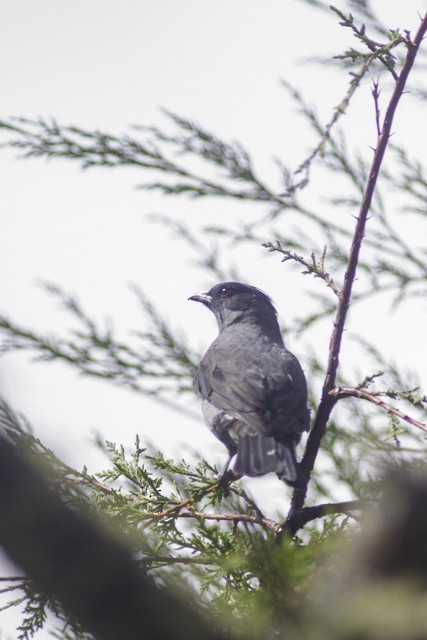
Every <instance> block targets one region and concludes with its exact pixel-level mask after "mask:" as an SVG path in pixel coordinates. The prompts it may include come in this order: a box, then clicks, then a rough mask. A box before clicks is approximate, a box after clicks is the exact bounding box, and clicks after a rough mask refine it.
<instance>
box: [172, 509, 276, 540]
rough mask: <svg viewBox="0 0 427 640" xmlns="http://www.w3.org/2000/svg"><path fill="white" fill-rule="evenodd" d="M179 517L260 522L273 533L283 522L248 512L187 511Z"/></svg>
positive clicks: (234, 522)
mask: <svg viewBox="0 0 427 640" xmlns="http://www.w3.org/2000/svg"><path fill="white" fill-rule="evenodd" d="M177 518H202V519H203V520H215V521H216V522H221V521H224V522H233V524H237V523H239V522H248V523H250V524H259V525H261V526H262V527H265V528H266V529H268V530H269V531H270V532H271V533H272V534H273V535H277V534H278V533H279V532H280V530H281V529H282V524H281V523H280V522H276V521H275V520H270V518H266V517H265V516H263V517H261V518H260V517H258V516H251V515H249V514H247V513H203V511H193V510H191V511H186V512H185V513H180V514H177Z"/></svg>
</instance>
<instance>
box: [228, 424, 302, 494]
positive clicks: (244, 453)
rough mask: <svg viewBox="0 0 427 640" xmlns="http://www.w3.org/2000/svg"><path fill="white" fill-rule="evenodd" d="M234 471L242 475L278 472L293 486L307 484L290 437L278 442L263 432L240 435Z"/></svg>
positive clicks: (280, 476) (281, 477)
mask: <svg viewBox="0 0 427 640" xmlns="http://www.w3.org/2000/svg"><path fill="white" fill-rule="evenodd" d="M234 471H235V472H236V473H238V474H239V475H242V476H250V477H256V476H263V475H264V474H266V473H272V472H275V473H277V475H278V477H279V478H280V479H281V480H283V481H284V482H286V483H287V484H289V485H291V486H292V487H302V486H304V485H305V478H304V475H303V473H302V471H301V468H300V465H299V463H298V462H297V459H296V456H295V444H294V442H293V440H291V439H289V440H288V441H286V442H277V441H276V440H275V439H274V438H266V437H265V436H263V435H261V434H257V435H245V436H240V438H239V444H238V450H237V457H236V462H235V464H234Z"/></svg>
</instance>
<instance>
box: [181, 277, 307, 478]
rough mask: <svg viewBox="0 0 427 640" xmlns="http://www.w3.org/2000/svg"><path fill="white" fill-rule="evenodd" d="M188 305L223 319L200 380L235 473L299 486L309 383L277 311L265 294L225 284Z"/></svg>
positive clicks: (197, 386)
mask: <svg viewBox="0 0 427 640" xmlns="http://www.w3.org/2000/svg"><path fill="white" fill-rule="evenodd" d="M189 300H195V301H196V302H201V303H202V304H204V305H205V306H206V307H208V309H210V310H211V311H212V312H213V313H214V315H215V318H216V319H217V322H218V328H219V334H218V337H217V338H216V340H214V342H213V343H212V344H211V346H210V347H209V349H208V350H207V352H206V353H205V355H204V357H203V359H202V362H201V364H200V368H199V370H198V372H197V375H196V377H195V380H194V390H195V391H196V393H198V394H200V395H201V396H202V401H203V402H202V408H203V415H204V418H205V420H206V422H207V424H208V426H209V428H210V429H211V431H212V432H213V433H214V435H215V436H216V437H217V438H218V439H219V440H221V442H222V443H223V444H225V446H226V447H227V449H228V452H229V459H228V462H227V465H226V467H225V469H227V467H228V464H229V462H230V460H231V459H232V458H233V456H234V455H236V454H237V456H236V461H235V464H234V472H235V473H237V474H239V475H247V476H252V477H253V476H262V475H264V474H266V473H271V472H275V473H277V475H278V477H279V478H280V479H281V480H284V481H285V482H286V483H287V484H289V485H291V486H294V487H300V486H302V485H303V484H304V482H305V478H304V476H303V473H302V471H301V469H300V466H299V464H298V462H297V460H296V456H295V446H296V444H297V443H298V442H299V440H300V437H301V433H302V432H303V431H306V430H308V428H309V424H310V414H309V410H308V408H307V384H306V381H305V377H304V373H303V371H302V369H301V366H300V364H299V362H298V360H297V359H296V358H295V356H294V355H292V353H290V352H289V351H288V350H287V349H286V348H285V345H284V343H283V338H282V334H281V332H280V328H279V324H278V321H277V312H276V309H275V308H274V306H273V303H272V301H271V298H269V296H268V295H267V294H265V293H264V292H263V291H261V290H260V289H257V288H256V287H252V286H249V285H246V284H241V283H240V282H222V283H220V284H217V285H215V286H214V287H212V289H210V290H209V291H208V292H206V293H198V294H196V295H194V296H191V297H190V298H189Z"/></svg>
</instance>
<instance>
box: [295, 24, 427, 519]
mask: <svg viewBox="0 0 427 640" xmlns="http://www.w3.org/2000/svg"><path fill="white" fill-rule="evenodd" d="M426 31H427V14H426V15H425V16H424V18H423V20H422V22H421V24H420V27H419V29H418V31H417V34H416V36H415V38H414V40H413V41H411V40H410V38H409V35H408V37H407V38H406V40H405V42H406V46H407V53H406V56H405V60H404V63H403V67H402V70H401V72H400V75H399V77H398V79H397V82H396V85H395V87H394V91H393V95H392V96H391V99H390V102H389V105H388V107H387V111H386V114H385V117H384V122H383V127H382V130H381V135H380V136H379V137H378V141H377V146H376V149H375V154H374V158H373V160H372V165H371V168H370V171H369V175H368V179H367V182H366V186H365V191H364V194H363V198H362V202H361V205H360V210H359V215H358V218H357V223H356V227H355V230H354V235H353V241H352V245H351V249H350V253H349V256H348V262H347V267H346V270H345V274H344V284H343V288H342V291H341V293H340V296H339V303H338V307H337V312H336V316H335V321H334V328H333V331H332V336H331V340H330V344H329V357H328V364H327V370H326V376H325V381H324V384H323V390H322V397H321V400H320V403H319V406H318V410H317V415H316V419H315V421H314V425H313V428H312V430H311V433H310V435H309V438H308V441H307V446H306V449H305V453H304V457H303V460H302V463H301V464H302V469H303V472H304V473H305V476H306V478H307V484H308V481H309V478H310V475H311V472H312V470H313V466H314V463H315V461H316V458H317V454H318V452H319V447H320V444H321V441H322V438H323V435H324V433H325V430H326V425H327V423H328V420H329V417H330V415H331V412H332V409H333V407H334V405H335V403H336V401H337V399H336V398H335V397H333V396H331V395H330V391H332V389H333V388H334V387H335V381H336V376H337V371H338V364H339V353H340V348H341V341H342V336H343V331H344V325H345V321H346V318H347V312H348V308H349V305H350V300H351V292H352V287H353V282H354V280H355V276H356V270H357V264H358V259H359V252H360V248H361V244H362V240H363V237H364V234H365V228H366V223H367V220H368V214H369V209H370V206H371V202H372V198H373V194H374V191H375V186H376V183H377V179H378V175H379V172H380V168H381V164H382V161H383V158H384V153H385V150H386V148H387V144H388V141H389V138H390V136H391V127H392V124H393V118H394V115H395V112H396V109H397V105H398V103H399V100H400V98H401V96H402V95H403V93H404V89H405V84H406V81H407V79H408V75H409V72H410V70H411V68H412V66H413V64H414V61H415V58H416V55H417V52H418V49H419V47H420V44H421V42H422V40H423V38H424V36H425V33H426ZM306 495H307V485H306V486H305V488H304V489H302V490H301V489H295V490H294V493H293V496H292V501H291V508H290V511H289V514H288V519H290V518H293V517H294V514H295V513H296V512H297V511H298V510H299V509H301V507H302V506H303V505H304V501H305V497H306Z"/></svg>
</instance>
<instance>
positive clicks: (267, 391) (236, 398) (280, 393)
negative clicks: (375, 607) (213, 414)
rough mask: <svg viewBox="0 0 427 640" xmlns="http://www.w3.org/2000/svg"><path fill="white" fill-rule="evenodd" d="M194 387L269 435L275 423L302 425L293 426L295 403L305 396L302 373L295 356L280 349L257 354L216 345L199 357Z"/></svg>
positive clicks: (283, 427) (280, 425) (213, 402)
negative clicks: (201, 358) (199, 361)
mask: <svg viewBox="0 0 427 640" xmlns="http://www.w3.org/2000/svg"><path fill="white" fill-rule="evenodd" d="M195 389H196V391H198V392H199V393H200V394H201V395H202V397H203V398H204V399H205V400H208V401H209V402H211V403H212V404H213V405H214V406H215V407H217V408H218V409H222V410H224V411H227V412H229V413H230V414H231V415H234V416H238V417H240V418H241V419H243V421H244V422H246V423H247V424H248V425H249V426H250V427H252V428H253V429H254V430H255V432H257V433H262V434H263V435H266V436H270V435H272V434H273V432H274V431H275V430H276V428H279V431H283V429H286V430H287V427H288V428H289V431H288V432H289V433H291V432H292V431H299V430H303V429H304V427H300V428H298V427H293V426H292V425H293V423H294V422H295V413H296V411H297V409H299V405H303V404H304V403H305V401H306V397H305V380H304V375H303V373H302V370H301V368H300V366H299V364H298V361H297V360H296V358H294V356H292V354H290V353H289V352H286V351H284V350H283V349H278V350H276V351H273V352H272V353H271V354H268V353H263V354H262V357H259V358H257V357H256V356H255V354H254V353H253V350H252V351H251V350H249V349H247V348H239V347H234V348H232V349H228V350H223V349H221V348H218V347H215V348H214V349H213V350H212V351H211V350H209V351H208V352H207V354H206V356H205V357H204V358H203V360H202V363H201V366H200V369H199V372H198V374H197V376H196V379H195ZM277 435H279V434H277ZM280 435H285V434H284V433H281V434H280Z"/></svg>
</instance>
